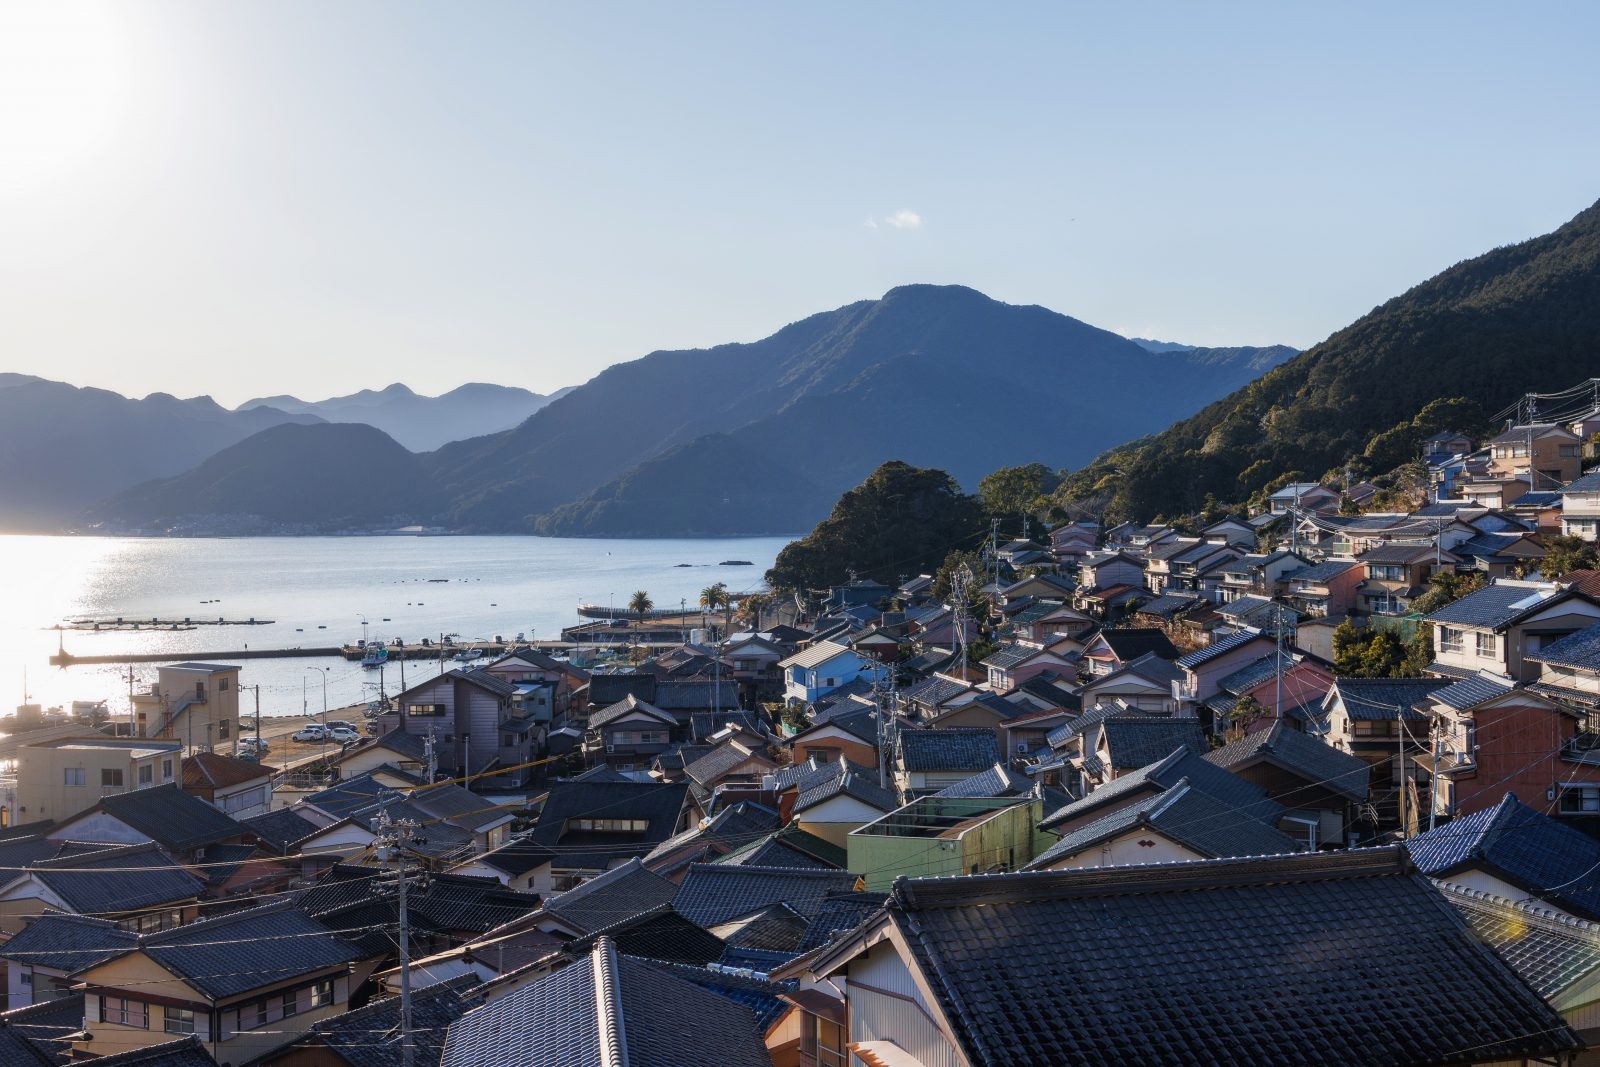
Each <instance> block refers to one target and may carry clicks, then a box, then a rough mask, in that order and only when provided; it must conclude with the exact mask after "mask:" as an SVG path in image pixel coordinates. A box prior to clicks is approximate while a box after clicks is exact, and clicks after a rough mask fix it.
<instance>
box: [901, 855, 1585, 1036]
mask: <svg viewBox="0 0 1600 1067" xmlns="http://www.w3.org/2000/svg"><path fill="white" fill-rule="evenodd" d="M889 917H890V920H891V921H892V922H893V923H894V924H895V926H896V927H897V930H898V932H899V934H900V935H901V936H902V937H904V938H905V940H906V941H907V943H908V945H909V946H910V950H911V953H912V956H913V958H914V959H915V961H916V963H917V966H918V969H919V970H920V971H921V973H922V975H923V977H924V979H925V980H926V981H927V982H928V983H929V985H930V987H931V991H932V994H933V996H934V998H935V999H936V1000H937V1001H938V1007H939V1008H940V1009H941V1010H942V1012H943V1013H944V1015H945V1017H947V1018H948V1019H949V1020H950V1023H951V1027H952V1031H953V1037H954V1040H955V1042H956V1043H957V1045H958V1046H959V1048H960V1050H961V1052H962V1054H963V1055H964V1056H965V1057H966V1059H967V1060H969V1061H970V1062H971V1063H972V1064H974V1065H978V1067H998V1065H1001V1064H1013V1063H1018V1062H1022V1061H1026V1062H1030V1063H1040V1064H1044V1063H1049V1064H1053V1065H1062V1067H1073V1065H1084V1067H1087V1065H1091V1064H1093V1065H1099V1064H1106V1063H1112V1062H1123V1063H1135V1062H1136V1063H1161V1064H1169V1065H1195V1067H1199V1065H1207V1067H1210V1065H1215V1064H1219V1063H1308V1062H1314V1063H1325V1064H1339V1065H1342V1067H1378V1065H1389V1064H1397V1063H1445V1062H1456V1061H1457V1060H1460V1059H1463V1058H1466V1059H1471V1060H1477V1061H1487V1060H1495V1059H1515V1058H1518V1057H1522V1056H1534V1055H1543V1054H1548V1053H1558V1052H1562V1051H1565V1050H1570V1049H1574V1048H1576V1047H1578V1039H1577V1036H1576V1035H1575V1034H1574V1033H1573V1032H1572V1031H1571V1030H1570V1029H1568V1028H1567V1026H1566V1025H1565V1024H1564V1023H1563V1022H1562V1020H1561V1018H1560V1017H1559V1016H1558V1015H1557V1014H1556V1013H1555V1011H1554V1010H1552V1009H1551V1008H1550V1007H1549V1006H1548V1005H1546V1004H1545V1003H1544V1002H1543V1001H1542V1000H1540V999H1539V997H1538V996H1537V995H1536V994H1535V993H1534V992H1533V991H1532V990H1531V989H1529V988H1528V987H1527V986H1526V985H1525V984H1524V983H1523V982H1522V981H1521V980H1520V979H1519V978H1518V977H1517V976H1516V974H1515V973H1514V972H1513V971H1512V970H1511V969H1510V968H1509V967H1508V966H1507V965H1506V964H1505V963H1504V962H1503V961H1501V960H1500V959H1499V958H1498V957H1497V956H1495V955H1494V953H1493V952H1492V951H1491V950H1489V949H1488V948H1486V947H1484V946H1482V945H1480V944H1479V943H1478V942H1477V941H1476V940H1475V939H1474V938H1472V937H1471V936H1470V934H1469V933H1468V932H1467V930H1466V928H1465V927H1464V926H1463V925H1462V923H1461V922H1460V920H1459V919H1457V918H1456V917H1455V916H1454V915H1453V914H1451V913H1450V911H1449V910H1448V909H1447V908H1444V907H1441V903H1440V901H1439V897H1438V892H1437V891H1436V890H1435V889H1434V888H1433V887H1432V886H1431V885H1430V884H1429V883H1428V882H1427V880H1426V879H1424V878H1422V877H1420V876H1418V875H1417V874H1415V873H1414V872H1413V871H1412V870H1411V869H1410V868H1409V867H1408V866H1407V865H1406V864H1405V862H1404V853H1403V852H1401V851H1400V850H1399V849H1365V850H1358V851H1346V852H1328V853H1313V854H1297V855H1292V856H1280V857H1273V858H1268V859H1263V858H1252V859H1229V860H1204V861H1196V862H1192V863H1179V864H1163V865H1153V866H1139V867H1109V868H1090V869H1085V870H1072V871H1051V872H1037V873H1022V874H1000V875H981V876H977V877H963V878H935V879H901V880H899V881H898V882H896V883H895V889H894V892H893V894H891V899H890V903H889ZM1068 931H1070V936H1067V935H1066V932H1068ZM1218 990H1226V995H1219V994H1218ZM1379 1003H1381V1004H1382V1011H1381V1012H1379V1011H1376V1010H1374V1009H1375V1007H1376V1006H1377V1005H1378V1004H1379ZM1267 1020H1270V1023H1269V1022H1267ZM1469 1050H1470V1051H1469Z"/></svg>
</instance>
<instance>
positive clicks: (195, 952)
mask: <svg viewBox="0 0 1600 1067" xmlns="http://www.w3.org/2000/svg"><path fill="white" fill-rule="evenodd" d="M139 948H140V949H141V950H142V951H143V952H144V954H145V955H147V956H149V957H150V958H151V959H152V960H154V961H155V962H156V963H158V964H160V965H161V966H162V967H164V968H166V969H167V970H169V971H171V972H172V973H173V974H175V975H177V976H178V977H180V978H182V979H183V980H184V981H185V982H186V983H188V984H189V985H190V986H192V987H194V988H195V989H197V990H199V991H201V992H202V993H205V994H206V995H207V996H210V997H212V998H213V999H219V1000H220V999H222V998H225V997H235V996H239V995H241V994H243V993H248V992H249V991H250V990H252V989H260V988H262V987H263V986H268V985H272V984H274V983H277V982H285V981H288V980H289V979H291V978H297V977H299V976H301V975H306V974H313V973H316V972H319V971H324V970H328V969H329V968H335V967H340V966H342V965H344V964H347V963H350V962H352V961H353V960H355V959H356V958H357V957H358V954H357V952H356V951H355V948H354V946H352V945H351V944H350V943H349V942H347V941H345V940H343V939H342V938H339V937H336V936H334V935H333V934H332V933H330V932H329V930H328V928H327V927H326V926H323V925H322V924H321V923H320V922H318V921H317V920H315V919H313V918H311V916H309V915H307V914H306V913H305V912H303V911H301V910H299V909H298V908H296V907H295V906H294V905H293V903H291V902H290V901H287V900H280V901H277V902H275V903H272V904H265V905H263V906H261V907H259V908H250V909H248V910H246V911H238V912H232V913H230V914H227V915H221V916H218V917H217V918H214V919H203V920H201V921H200V922H195V923H189V924H188V925H186V926H179V927H177V928H175V929H172V930H165V931H163V932H161V933H158V934H148V935H146V936H144V937H141V938H140V939H139Z"/></svg>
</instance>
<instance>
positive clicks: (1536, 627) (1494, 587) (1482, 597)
mask: <svg viewBox="0 0 1600 1067" xmlns="http://www.w3.org/2000/svg"><path fill="white" fill-rule="evenodd" d="M1428 621H1429V622H1431V623H1433V662H1432V663H1430V664H1429V665H1428V670H1430V671H1432V672H1433V673H1435V674H1438V675H1441V676H1444V677H1447V678H1456V679H1460V678H1466V677H1470V676H1472V675H1474V674H1477V673H1479V672H1481V671H1488V672H1490V673H1493V674H1498V675H1500V676H1501V677H1503V678H1507V679H1511V680H1514V681H1522V682H1526V681H1531V680H1532V679H1533V677H1534V675H1535V674H1536V673H1537V668H1536V667H1535V666H1533V665H1532V664H1528V665H1525V664H1524V663H1523V657H1524V656H1526V655H1528V654H1530V653H1532V652H1535V651H1537V650H1538V649H1539V648H1541V647H1542V646H1544V645H1547V644H1553V643H1555V642H1556V641H1559V640H1561V639H1562V638H1563V637H1566V636H1568V635H1570V634H1573V633H1576V632H1577V631H1579V630H1582V629H1586V628H1588V627H1589V626H1592V625H1594V624H1595V623H1596V622H1597V621H1600V601H1596V600H1595V599H1594V598H1592V597H1590V596H1588V595H1587V594H1585V593H1582V592H1580V591H1578V590H1576V589H1562V588H1560V587H1558V586H1556V585H1555V584H1554V583H1550V582H1518V581H1511V580H1509V579H1500V580H1498V581H1495V582H1491V583H1490V584H1489V585H1486V586H1484V587H1483V588H1482V589H1479V590H1477V591H1475V592H1472V593H1468V594H1467V595H1466V596H1464V597H1462V598H1461V599H1460V600H1457V601H1455V602H1454V603H1452V604H1446V605H1445V606H1444V607H1442V608H1440V609H1439V610H1438V611H1436V612H1434V613H1433V614H1432V615H1429V616H1428Z"/></svg>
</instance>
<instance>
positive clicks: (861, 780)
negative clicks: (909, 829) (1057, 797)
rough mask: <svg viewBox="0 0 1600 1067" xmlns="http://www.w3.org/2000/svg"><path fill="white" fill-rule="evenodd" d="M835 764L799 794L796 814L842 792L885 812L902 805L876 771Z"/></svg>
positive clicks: (843, 762)
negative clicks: (820, 778) (834, 768)
mask: <svg viewBox="0 0 1600 1067" xmlns="http://www.w3.org/2000/svg"><path fill="white" fill-rule="evenodd" d="M989 736H990V738H991V739H992V738H993V737H994V735H993V734H992V733H991V734H990V735H989ZM835 766H836V767H837V768H838V770H836V771H835V772H834V773H833V774H831V775H829V776H828V777H827V778H824V779H822V780H821V781H818V782H816V783H815V784H811V785H809V786H808V788H806V789H804V790H803V791H801V792H800V793H799V794H798V795H797V796H796V797H795V800H794V808H793V809H792V810H793V813H794V814H795V815H799V814H800V813H801V812H803V811H808V810H809V809H811V808H814V807H816V806H817V805H818V804H821V803H823V802H824V801H828V800H832V799H833V798H834V797H836V796H839V795H840V794H843V795H845V796H849V797H854V798H855V799H856V800H859V801H861V802H862V803H863V804H867V805H870V806H872V807H874V808H877V809H878V810H879V811H883V812H890V811H893V810H894V809H895V808H898V807H899V806H900V798H899V796H897V795H896V794H895V792H894V790H893V789H886V788H885V787H883V786H881V785H879V784H878V773H877V772H876V771H870V770H867V769H865V768H863V767H859V766H857V765H856V764H854V763H851V762H850V761H848V760H840V761H839V763H838V764H836V765H835Z"/></svg>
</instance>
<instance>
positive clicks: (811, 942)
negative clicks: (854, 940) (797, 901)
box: [796, 892, 887, 952]
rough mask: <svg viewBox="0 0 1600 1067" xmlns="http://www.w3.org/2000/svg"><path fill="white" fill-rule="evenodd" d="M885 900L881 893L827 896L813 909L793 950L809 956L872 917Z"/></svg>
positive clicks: (834, 894) (833, 894)
mask: <svg viewBox="0 0 1600 1067" xmlns="http://www.w3.org/2000/svg"><path fill="white" fill-rule="evenodd" d="M885 899H887V898H886V897H885V895H884V894H882V893H853V892H852V893H830V894H828V895H827V896H826V897H824V898H823V900H822V903H821V904H819V905H818V906H817V910H816V913H815V914H814V915H812V917H811V924H810V925H809V926H807V927H806V933H805V936H804V937H802V938H801V939H800V944H799V945H798V946H796V947H797V949H798V950H799V951H800V952H810V951H811V950H812V949H814V948H816V947H817V946H819V945H823V944H826V943H827V942H829V941H832V940H833V939H834V938H835V937H836V936H838V935H839V934H841V933H844V932H845V931H847V930H854V929H855V928H856V927H857V926H860V925H861V924H862V923H863V922H865V921H866V920H867V919H868V918H870V917H871V916H873V915H876V914H877V913H878V912H879V911H880V910H881V909H882V908H883V902H884V900H885Z"/></svg>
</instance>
